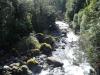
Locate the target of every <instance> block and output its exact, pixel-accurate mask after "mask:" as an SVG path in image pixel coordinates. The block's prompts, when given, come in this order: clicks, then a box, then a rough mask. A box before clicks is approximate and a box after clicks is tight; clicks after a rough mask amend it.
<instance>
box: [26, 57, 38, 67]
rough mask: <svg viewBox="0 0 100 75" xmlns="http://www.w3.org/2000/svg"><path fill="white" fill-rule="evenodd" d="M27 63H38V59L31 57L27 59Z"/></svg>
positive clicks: (31, 64) (30, 64) (29, 64)
mask: <svg viewBox="0 0 100 75" xmlns="http://www.w3.org/2000/svg"><path fill="white" fill-rule="evenodd" d="M27 65H28V66H34V65H38V61H36V59H35V58H31V59H29V60H27Z"/></svg>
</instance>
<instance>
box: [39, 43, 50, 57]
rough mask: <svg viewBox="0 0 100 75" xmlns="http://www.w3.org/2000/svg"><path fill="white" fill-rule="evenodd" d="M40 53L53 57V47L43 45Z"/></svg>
mask: <svg viewBox="0 0 100 75" xmlns="http://www.w3.org/2000/svg"><path fill="white" fill-rule="evenodd" d="M40 51H41V52H42V53H43V54H46V55H51V53H52V47H51V45H50V44H47V43H42V44H41V47H40Z"/></svg>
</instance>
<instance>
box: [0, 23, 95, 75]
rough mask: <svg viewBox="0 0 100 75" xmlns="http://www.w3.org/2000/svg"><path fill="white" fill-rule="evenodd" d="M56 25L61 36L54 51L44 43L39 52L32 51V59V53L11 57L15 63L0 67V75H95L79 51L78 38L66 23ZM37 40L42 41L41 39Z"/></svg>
mask: <svg viewBox="0 0 100 75" xmlns="http://www.w3.org/2000/svg"><path fill="white" fill-rule="evenodd" d="M56 24H57V26H58V28H59V29H60V34H61V35H60V39H59V40H58V41H56V42H55V50H52V48H51V47H50V45H47V44H45V43H44V44H43V46H42V47H41V48H40V50H41V52H39V51H38V50H34V51H35V56H34V57H31V56H32V55H34V54H32V52H33V51H31V52H29V53H27V56H29V57H26V56H22V57H21V58H20V59H19V58H18V57H13V58H12V59H14V60H15V61H13V62H12V63H11V62H10V63H8V64H6V65H4V66H2V67H0V73H2V74H0V75H89V74H90V71H92V72H93V73H92V74H90V75H95V74H94V70H93V68H92V67H91V66H90V64H89V63H88V62H87V58H86V57H85V53H84V52H82V51H81V50H79V36H78V35H75V34H74V32H73V31H72V30H71V29H70V28H69V25H68V24H67V23H64V22H62V21H56ZM37 38H38V36H37ZM43 38H44V37H43ZM38 39H39V41H40V42H41V41H42V40H41V39H42V38H38ZM49 42H50V41H49ZM50 44H51V45H52V42H51V43H50ZM33 53H34V52H33ZM12 59H9V61H10V60H12ZM22 60H23V61H24V60H25V61H26V62H23V61H22Z"/></svg>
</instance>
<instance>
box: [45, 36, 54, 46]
mask: <svg viewBox="0 0 100 75" xmlns="http://www.w3.org/2000/svg"><path fill="white" fill-rule="evenodd" d="M44 43H47V44H50V45H51V46H52V47H53V46H54V43H55V39H54V38H53V37H52V36H47V37H45V38H44Z"/></svg>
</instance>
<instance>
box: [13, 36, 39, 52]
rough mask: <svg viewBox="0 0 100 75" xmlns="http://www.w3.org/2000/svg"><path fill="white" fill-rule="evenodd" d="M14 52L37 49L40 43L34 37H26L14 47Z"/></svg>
mask: <svg viewBox="0 0 100 75" xmlns="http://www.w3.org/2000/svg"><path fill="white" fill-rule="evenodd" d="M15 48H16V50H21V51H25V50H30V49H39V48H40V43H39V41H38V40H37V38H36V37H34V36H33V35H30V36H28V37H24V38H23V39H22V40H21V41H20V42H18V43H17V44H16V46H15Z"/></svg>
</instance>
